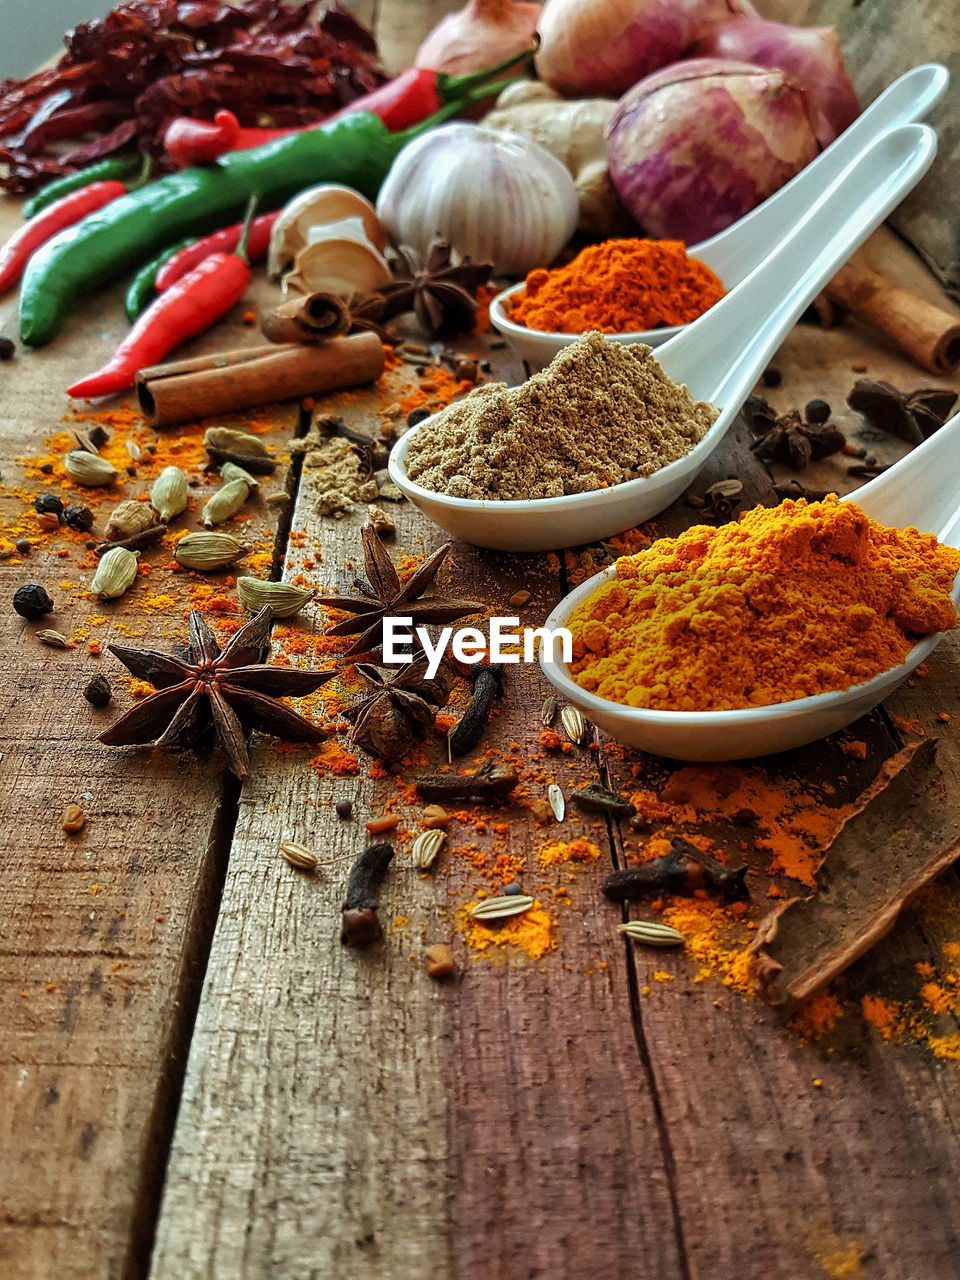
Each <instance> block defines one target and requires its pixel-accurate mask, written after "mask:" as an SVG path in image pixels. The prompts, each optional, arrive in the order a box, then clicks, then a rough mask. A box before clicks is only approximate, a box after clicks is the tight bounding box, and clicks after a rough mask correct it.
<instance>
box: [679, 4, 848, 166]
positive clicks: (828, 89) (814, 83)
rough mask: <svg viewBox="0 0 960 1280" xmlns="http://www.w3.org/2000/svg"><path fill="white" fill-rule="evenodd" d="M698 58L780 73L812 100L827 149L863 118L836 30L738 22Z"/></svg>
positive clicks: (720, 30) (699, 50)
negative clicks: (767, 69) (746, 64)
mask: <svg viewBox="0 0 960 1280" xmlns="http://www.w3.org/2000/svg"><path fill="white" fill-rule="evenodd" d="M694 52H695V53H696V54H697V55H703V56H704V57H707V58H732V59H733V60H734V61H735V62H752V63H753V64H754V66H760V67H779V68H780V70H781V71H786V72H787V73H788V74H789V76H790V78H791V80H793V81H794V82H795V83H796V84H798V85H799V86H800V88H801V89H803V90H804V92H805V93H806V95H807V99H808V102H809V105H810V115H811V118H812V120H813V126H814V129H815V131H816V135H817V141H818V142H819V143H820V145H821V147H826V146H828V145H829V144H830V143H831V142H832V141H833V140H834V138H835V137H836V136H837V134H838V133H842V132H843V131H844V129H846V128H847V126H848V125H849V124H852V123H853V121H854V120H855V119H856V118H857V116H858V115H859V114H860V103H859V101H858V100H857V91H856V89H854V87H853V84H852V82H851V80H850V74H849V72H848V71H847V65H846V63H845V62H844V60H843V50H842V49H841V48H840V41H839V39H838V37H837V33H836V31H835V29H834V28H833V27H791V26H789V25H788V24H787V23H785V22H767V21H766V20H765V19H764V18H735V19H733V20H732V21H731V22H726V23H724V24H723V26H721V27H717V29H716V30H715V31H713V32H711V33H710V35H708V36H706V37H705V38H704V39H702V40H700V41H699V42H698V44H697V47H696V49H695V50H694Z"/></svg>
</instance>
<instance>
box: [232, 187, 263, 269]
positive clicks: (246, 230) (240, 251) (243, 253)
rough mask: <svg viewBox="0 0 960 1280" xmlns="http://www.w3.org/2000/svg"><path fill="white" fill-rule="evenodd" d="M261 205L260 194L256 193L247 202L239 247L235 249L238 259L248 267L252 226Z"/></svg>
mask: <svg viewBox="0 0 960 1280" xmlns="http://www.w3.org/2000/svg"><path fill="white" fill-rule="evenodd" d="M259 203H260V192H259V191H255V192H254V193H253V195H252V196H251V197H250V199H249V200H248V201H247V210H246V213H244V215H243V229H242V230H241V232H240V239H239V241H238V242H237V247H236V249H234V253H235V254H236V255H237V257H238V258H242V259H243V261H244V262H245V263H246V264H247V266H248V267H249V265H250V259H249V258H248V257H247V240H248V238H249V236H250V224H251V223H252V222H253V215H254V214H255V213H256V211H257V205H258V204H259Z"/></svg>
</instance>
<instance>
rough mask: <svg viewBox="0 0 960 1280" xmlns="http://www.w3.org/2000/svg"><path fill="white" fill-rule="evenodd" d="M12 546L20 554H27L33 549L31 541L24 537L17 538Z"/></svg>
mask: <svg viewBox="0 0 960 1280" xmlns="http://www.w3.org/2000/svg"><path fill="white" fill-rule="evenodd" d="M14 546H15V547H16V548H17V550H18V551H19V552H20V554H21V555H22V556H28V555H29V554H30V552H31V551H32V550H33V543H32V542H30V541H28V540H27V539H26V538H18V539H17V541H16V542H15V543H14Z"/></svg>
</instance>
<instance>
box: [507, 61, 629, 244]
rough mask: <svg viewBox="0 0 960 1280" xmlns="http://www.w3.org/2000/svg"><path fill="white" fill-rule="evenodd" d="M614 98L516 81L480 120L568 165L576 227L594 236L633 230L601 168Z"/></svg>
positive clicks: (624, 233) (534, 82) (605, 168)
mask: <svg viewBox="0 0 960 1280" xmlns="http://www.w3.org/2000/svg"><path fill="white" fill-rule="evenodd" d="M616 105H617V104H616V103H615V102H614V101H613V100H612V99H610V100H608V99H606V98H583V99H580V100H579V101H569V100H568V99H566V98H562V97H561V96H560V95H559V94H558V93H554V92H553V90H552V89H548V88H547V86H546V85H544V84H539V83H537V82H536V81H534V80H521V81H518V82H517V83H516V84H513V85H511V86H510V87H509V88H508V89H504V91H503V93H501V95H500V97H499V98H498V99H497V104H496V106H495V108H494V109H493V111H491V112H490V114H489V115H488V116H486V118H485V120H484V124H488V125H490V126H491V128H495V129H509V130H510V131H512V132H513V133H519V134H520V135H521V136H522V137H524V138H531V139H532V140H533V141H534V142H539V143H540V145H541V146H542V147H545V148H546V149H547V151H549V152H550V153H551V155H554V156H556V158H557V159H558V160H559V161H560V162H561V164H564V165H566V167H567V168H568V169H569V171H570V173H571V175H572V177H573V180H574V182H575V183H576V187H577V191H578V192H579V194H580V220H579V223H578V227H579V229H580V230H581V231H583V232H585V233H586V234H588V235H590V236H595V237H597V238H606V237H609V236H620V235H629V234H631V233H633V234H635V233H636V225H635V224H634V222H633V220H632V219H631V217H630V215H629V214H628V213H627V211H626V210H625V209H624V207H623V205H622V204H621V203H620V200H619V198H618V197H617V193H616V191H615V190H614V187H613V183H612V182H611V181H610V174H609V173H608V171H607V143H606V139H605V138H604V129H605V128H606V126H607V123H608V121H609V120H610V117H611V116H612V115H613V112H614V108H615V107H616Z"/></svg>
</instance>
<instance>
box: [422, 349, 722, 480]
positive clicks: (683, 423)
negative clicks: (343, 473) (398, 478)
mask: <svg viewBox="0 0 960 1280" xmlns="http://www.w3.org/2000/svg"><path fill="white" fill-rule="evenodd" d="M718 412H719V410H718V409H717V408H716V407H715V406H714V405H711V404H706V403H704V402H702V401H696V400H694V399H693V397H692V396H691V395H690V393H689V391H688V390H687V388H686V387H684V386H681V385H680V384H679V383H676V382H673V381H672V380H671V379H670V378H668V377H667V375H666V374H665V373H664V371H663V369H662V368H661V367H660V365H659V363H658V362H657V360H656V359H655V358H654V356H653V354H652V351H651V349H650V347H646V346H643V345H641V344H639V343H638V344H636V345H631V346H626V345H623V344H621V343H615V342H610V341H608V340H607V339H605V338H604V337H603V335H602V334H600V333H587V334H585V335H584V336H583V337H582V338H580V339H579V340H578V341H577V342H575V343H573V344H571V346H569V347H566V348H565V349H564V350H563V351H561V352H560V354H559V355H558V356H556V357H555V359H554V360H553V361H552V362H551V363H550V364H549V365H548V366H547V368H546V369H544V370H543V371H542V372H540V373H537V374H534V375H533V377H532V378H530V379H529V380H528V381H527V382H525V383H523V384H522V385H521V386H519V387H507V386H506V385H505V384H504V383H502V382H496V383H489V384H487V385H486V386H483V387H478V388H477V390H476V391H472V392H471V393H470V394H469V395H468V396H466V397H465V398H464V399H463V400H459V401H457V402H456V403H455V404H452V405H450V406H449V407H448V408H447V409H444V410H443V411H442V412H441V413H439V414H437V415H436V417H435V418H434V419H433V421H431V422H428V423H426V424H425V425H424V426H422V427H420V429H419V430H418V432H417V434H416V436H415V437H414V439H413V440H412V441H411V443H410V449H409V452H408V454H407V460H406V466H407V473H408V475H409V476H410V478H411V479H412V480H415V481H416V482H417V483H418V484H420V485H422V486H423V487H424V488H425V489H432V490H433V491H434V492H437V493H447V494H450V495H451V496H452V497H456V498H474V499H482V498H493V499H499V500H501V501H510V500H523V499H528V498H556V497H561V496H563V495H564V494H571V493H587V492H591V491H593V490H596V489H606V488H609V486H610V485H615V484H622V483H623V482H624V481H626V480H635V479H637V477H639V476H649V475H652V474H653V473H654V472H655V471H659V470H660V469H661V467H665V466H667V464H668V463H671V462H675V461H676V460H677V459H678V458H682V457H684V456H685V455H686V454H687V453H689V452H690V450H691V449H692V448H693V447H694V445H696V444H697V443H699V441H700V440H702V439H703V437H704V436H705V435H706V433H707V431H708V430H709V429H710V426H711V425H712V424H713V422H714V421H715V420H716V417H717V414H718Z"/></svg>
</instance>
